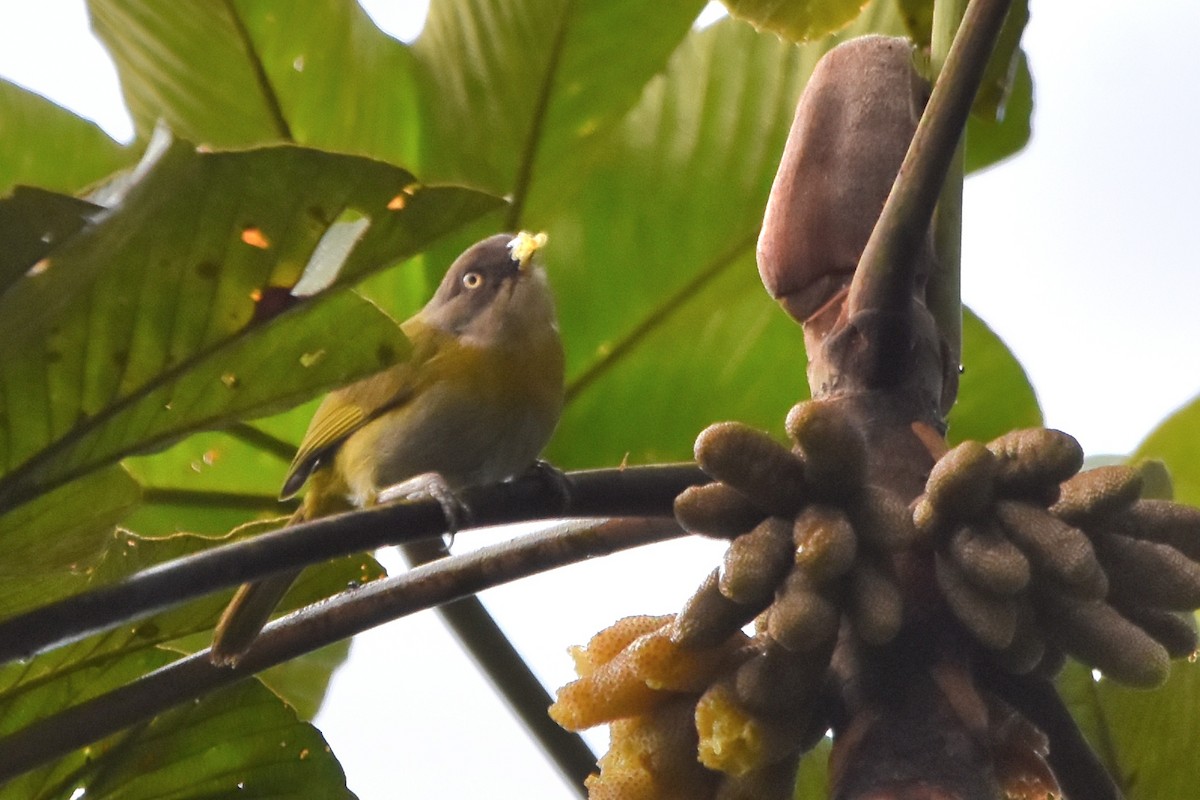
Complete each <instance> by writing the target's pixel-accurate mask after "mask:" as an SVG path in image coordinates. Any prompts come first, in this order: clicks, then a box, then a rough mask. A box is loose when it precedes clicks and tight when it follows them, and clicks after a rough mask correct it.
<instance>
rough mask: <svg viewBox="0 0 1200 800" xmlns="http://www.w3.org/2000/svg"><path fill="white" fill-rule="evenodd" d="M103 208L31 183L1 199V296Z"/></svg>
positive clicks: (17, 188) (19, 187)
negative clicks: (36, 186) (33, 185)
mask: <svg viewBox="0 0 1200 800" xmlns="http://www.w3.org/2000/svg"><path fill="white" fill-rule="evenodd" d="M100 210H102V209H101V207H100V206H97V205H94V204H92V203H89V202H87V201H85V200H79V199H77V198H75V197H71V196H70V195H65V194H56V193H55V192H48V191H46V190H45V189H35V188H32V187H29V186H18V187H16V188H15V189H14V190H13V192H12V194H11V195H9V196H8V197H3V198H0V242H3V243H4V249H3V251H2V252H0V295H2V294H4V292H5V291H7V290H8V287H9V286H11V285H12V284H14V283H16V282H17V281H18V280H19V279H20V278H21V276H23V275H24V274H25V273H27V272H28V271H29V270H31V269H33V268H34V267H35V266H36V265H37V262H38V261H39V260H41V258H42V256H44V255H46V254H47V253H49V252H50V251H51V250H53V249H54V247H55V246H56V245H57V244H58V243H59V242H61V241H63V240H65V239H68V238H70V237H71V236H73V235H75V234H76V233H77V232H78V231H79V230H80V229H81V228H83V226H84V225H86V224H87V222H88V220H89V219H90V218H92V217H93V216H95V214H96V212H98V211H100Z"/></svg>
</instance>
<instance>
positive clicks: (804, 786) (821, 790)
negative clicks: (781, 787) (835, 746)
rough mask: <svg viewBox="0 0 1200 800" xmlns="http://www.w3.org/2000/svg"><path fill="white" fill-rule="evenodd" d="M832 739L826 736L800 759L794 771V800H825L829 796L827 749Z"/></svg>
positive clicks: (828, 749)
mask: <svg viewBox="0 0 1200 800" xmlns="http://www.w3.org/2000/svg"><path fill="white" fill-rule="evenodd" d="M831 745H832V740H831V739H829V738H828V737H826V738H824V739H822V740H821V741H820V742H818V743H817V746H816V747H814V748H813V749H812V750H809V751H808V752H807V753H805V754H804V755H803V756H802V757H801V759H800V770H799V771H798V772H797V773H796V791H795V793H794V794H793V795H792V797H794V798H795V800H825V798H827V797H829V751H830V748H831Z"/></svg>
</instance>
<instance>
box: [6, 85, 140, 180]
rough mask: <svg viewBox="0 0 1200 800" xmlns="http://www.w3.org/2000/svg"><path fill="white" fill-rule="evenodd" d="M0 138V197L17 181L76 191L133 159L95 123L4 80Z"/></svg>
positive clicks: (135, 155) (131, 152)
mask: <svg viewBox="0 0 1200 800" xmlns="http://www.w3.org/2000/svg"><path fill="white" fill-rule="evenodd" d="M0 142H3V143H4V147H3V153H4V156H3V157H0V196H3V195H5V194H7V193H8V192H9V191H10V190H11V189H12V187H13V186H14V185H16V184H19V183H24V184H31V185H36V186H41V187H43V188H46V189H54V190H56V191H62V192H74V191H78V190H79V189H81V188H83V187H84V186H86V185H87V184H89V183H92V182H93V181H97V180H99V179H100V178H103V177H104V176H105V175H108V174H109V173H110V172H112V171H113V170H116V169H118V168H120V167H122V166H124V165H126V164H128V163H130V162H131V161H133V160H134V159H135V158H136V157H137V154H136V152H135V151H133V150H132V149H128V148H124V147H122V146H121V145H120V144H118V143H117V142H115V141H113V140H112V139H111V138H109V136H108V135H107V134H106V133H104V131H102V130H101V129H100V128H99V127H98V126H97V125H96V124H95V123H92V122H89V121H87V120H85V119H83V118H81V117H78V116H76V115H74V114H72V113H71V112H69V111H67V110H66V109H64V108H60V107H59V106H56V105H55V104H54V103H51V102H50V101H49V100H47V99H46V98H44V97H42V96H40V95H37V94H34V93H33V92H30V91H28V90H26V89H22V88H21V87H20V86H16V85H14V84H11V83H9V82H8V81H5V80H0Z"/></svg>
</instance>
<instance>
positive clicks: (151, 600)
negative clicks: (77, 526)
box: [0, 464, 708, 663]
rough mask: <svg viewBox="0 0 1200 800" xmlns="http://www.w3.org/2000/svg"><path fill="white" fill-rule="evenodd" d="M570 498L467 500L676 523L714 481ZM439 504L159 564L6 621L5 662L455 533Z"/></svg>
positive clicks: (597, 477)
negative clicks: (186, 605)
mask: <svg viewBox="0 0 1200 800" xmlns="http://www.w3.org/2000/svg"><path fill="white" fill-rule="evenodd" d="M565 481H566V485H567V491H568V492H569V497H568V498H566V504H565V506H564V498H563V496H562V494H561V490H560V489H559V488H558V487H557V486H554V485H551V484H550V483H548V482H547V481H546V480H545V479H544V478H543V477H541V476H540V475H536V474H535V475H530V476H528V477H524V478H521V479H518V480H514V481H508V482H505V483H499V484H493V485H491V486H481V487H476V488H472V489H468V490H465V491H463V492H462V494H461V496H460V499H461V500H462V502H463V503H464V504H465V505H466V507H467V508H468V509H470V512H471V520H472V522H473V524H474V525H476V526H479V527H484V526H488V525H502V524H507V523H514V522H532V521H537V520H547V519H559V518H565V517H613V516H658V515H669V514H670V513H671V508H672V503H673V502H674V499H675V496H676V495H677V494H679V492H681V491H683V490H684V489H685V488H687V487H688V486H690V485H693V484H696V483H704V482H707V481H708V477H707V476H705V475H704V473H702V472H701V471H700V470H699V468H697V467H695V466H693V465H690V464H682V465H680V464H677V465H665V466H654V467H633V468H628V469H607V470H591V471H584V472H574V473H567V475H566V476H565ZM447 527H448V522H447V520H446V519H445V517H444V516H443V510H442V507H441V506H440V505H439V504H438V503H437V502H435V501H433V500H421V501H419V502H405V503H397V504H393V505H387V506H380V507H377V508H371V509H366V510H363V511H355V512H351V513H347V514H339V515H336V516H331V517H324V518H322V519H318V520H314V521H312V522H307V523H304V524H302V525H295V526H292V527H289V528H286V529H283V530H279V531H275V532H272V533H267V534H263V535H261V536H257V537H255V538H253V539H248V540H245V541H241V542H237V543H235V544H230V545H224V546H221V547H215V548H212V549H211V550H206V551H204V552H202V553H197V554H195V555H192V556H188V557H186V558H181V559H177V560H175V561H170V562H167V563H165V564H160V565H158V566H156V567H154V568H152V569H148V570H145V571H143V572H140V573H138V574H136V575H132V576H130V577H129V578H127V579H125V580H123V581H120V582H118V583H114V584H110V585H108V586H102V587H99V588H96V589H92V590H90V591H87V592H84V593H82V594H78V595H75V596H72V597H68V598H65V599H63V600H60V601H57V602H55V603H51V604H49V605H47V606H43V607H41V608H37V609H34V610H32V611H29V612H27V613H25V614H21V615H19V616H16V617H12V618H10V619H8V620H4V621H3V622H0V663H3V662H6V661H11V660H13V659H17V658H27V657H29V656H31V655H34V654H35V653H39V652H42V651H44V650H49V649H51V648H54V647H59V646H61V645H64V644H68V643H70V642H73V641H77V640H79V639H82V638H84V637H85V636H89V635H91V634H93V633H98V632H100V631H103V630H107V629H109V628H113V627H115V626H117V625H121V624H124V623H126V622H130V621H132V620H135V619H139V618H141V617H145V616H147V615H149V614H151V613H154V612H155V611H160V610H162V609H164V608H167V607H169V606H173V605H178V604H179V603H182V602H183V601H185V600H189V599H192V598H194V597H200V596H203V595H206V594H209V593H211V592H215V591H217V590H219V589H224V588H227V587H230V586H236V585H238V584H241V583H246V582H248V581H252V580H255V579H258V578H262V577H265V576H267V575H271V574H274V573H278V572H283V571H285V570H289V569H296V568H299V567H303V566H307V565H308V564H316V563H320V562H323V561H326V560H328V559H331V558H334V557H337V556H344V555H347V554H350V553H357V552H361V551H363V550H374V549H376V548H379V547H384V546H387V545H393V544H402V543H404V542H409V541H415V540H418V539H423V538H427V537H430V536H437V535H438V534H440V533H442V532H444V531H445V530H447Z"/></svg>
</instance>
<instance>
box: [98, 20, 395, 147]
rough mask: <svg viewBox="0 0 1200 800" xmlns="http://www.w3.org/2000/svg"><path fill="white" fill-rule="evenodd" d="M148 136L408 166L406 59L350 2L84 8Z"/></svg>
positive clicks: (131, 107)
mask: <svg viewBox="0 0 1200 800" xmlns="http://www.w3.org/2000/svg"><path fill="white" fill-rule="evenodd" d="M88 8H89V10H90V12H91V15H92V20H93V26H94V27H95V29H96V31H97V33H98V35H99V36H100V37H101V39H102V40H103V41H104V42H105V44H106V45H107V46H108V48H109V51H110V52H111V53H112V54H113V58H114V60H115V62H116V65H117V70H118V73H119V74H120V77H121V83H122V87H123V89H124V91H125V96H126V100H127V102H128V103H129V106H130V110H131V112H132V114H133V117H134V120H135V122H136V124H137V128H138V131H139V134H141V135H142V136H145V135H147V134H148V132H149V131H150V130H151V129H152V128H153V126H154V124H155V123H156V122H157V120H159V119H164V120H166V121H167V123H168V124H169V125H170V126H171V127H172V128H173V129H174V130H176V131H177V132H179V133H180V134H181V135H182V136H184V137H186V138H190V139H192V140H194V141H201V142H208V143H211V144H215V145H246V144H254V143H259V142H265V141H275V140H281V139H282V140H288V141H295V142H299V143H302V144H308V145H312V146H317V147H323V148H328V149H333V150H340V151H343V152H350V153H358V154H362V155H369V156H372V157H375V158H382V159H385V160H388V161H392V162H393V163H403V164H415V163H416V157H417V155H418V154H417V151H416V139H417V124H418V121H419V117H418V115H417V114H416V113H415V111H414V107H415V103H416V90H415V87H414V84H413V77H412V66H411V55H410V54H409V52H408V48H406V47H405V46H404V45H402V44H401V43H399V42H397V41H396V40H394V39H392V38H390V37H388V36H386V35H384V34H383V33H382V32H381V31H380V30H379V29H378V28H376V27H375V25H374V23H372V22H371V20H370V19H369V18H368V17H367V16H366V14H364V13H363V12H362V10H361V9H360V8H359V7H358V6H357V4H354V3H348V2H342V0H317V1H316V2H306V3H305V5H304V9H303V13H299V12H298V11H297V9H296V7H295V4H294V3H292V2H290V0H239V1H238V2H228V3H212V2H206V0H179V2H171V3H130V2H124V1H122V0H89V3H88Z"/></svg>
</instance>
